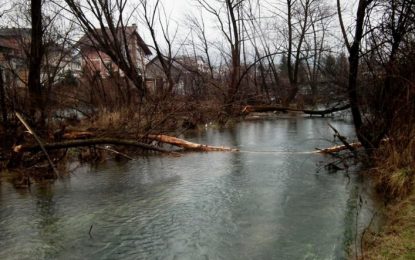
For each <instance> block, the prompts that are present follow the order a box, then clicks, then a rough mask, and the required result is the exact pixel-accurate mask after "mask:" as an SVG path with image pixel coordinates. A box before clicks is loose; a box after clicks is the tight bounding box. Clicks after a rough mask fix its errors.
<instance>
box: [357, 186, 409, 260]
mask: <svg viewBox="0 0 415 260" xmlns="http://www.w3.org/2000/svg"><path fill="white" fill-rule="evenodd" d="M386 210H387V213H386V223H385V224H384V225H383V227H382V229H381V230H380V231H379V232H377V233H375V232H372V233H370V234H368V235H366V236H365V240H364V247H365V252H364V254H363V256H362V259H376V260H379V259H415V194H414V193H412V194H411V195H409V196H408V197H407V198H405V199H403V200H401V201H399V202H395V203H392V204H391V205H389V206H387V208H386Z"/></svg>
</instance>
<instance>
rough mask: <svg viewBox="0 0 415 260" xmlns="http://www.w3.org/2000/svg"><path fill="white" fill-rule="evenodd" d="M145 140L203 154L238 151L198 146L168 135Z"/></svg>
mask: <svg viewBox="0 0 415 260" xmlns="http://www.w3.org/2000/svg"><path fill="white" fill-rule="evenodd" d="M146 138H148V139H151V140H154V141H158V142H161V143H165V144H170V145H174V146H178V147H181V148H183V149H185V150H193V151H204V152H212V151H219V152H235V151H238V150H237V149H234V148H230V147H224V146H210V145H204V144H198V143H193V142H189V141H186V140H184V139H180V138H177V137H173V136H169V135H148V136H146Z"/></svg>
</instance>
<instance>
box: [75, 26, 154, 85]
mask: <svg viewBox="0 0 415 260" xmlns="http://www.w3.org/2000/svg"><path fill="white" fill-rule="evenodd" d="M105 30H108V34H109V35H111V34H110V33H109V29H108V28H106V29H105ZM123 31H124V30H119V32H117V34H119V35H120V36H119V39H123V38H124V37H122V33H123ZM96 33H97V34H98V35H103V32H102V29H96ZM125 35H126V37H125V38H127V46H128V51H129V55H130V57H131V59H132V61H133V63H134V65H135V66H136V67H137V68H138V70H139V71H143V70H144V66H145V64H146V63H147V62H148V58H147V57H148V56H149V55H151V51H150V49H149V47H148V46H147V44H146V43H145V42H144V40H143V39H142V38H141V36H140V35H139V34H138V32H137V25H136V24H133V25H132V26H126V27H125ZM78 45H79V47H80V53H81V56H82V59H81V67H82V68H83V70H84V71H85V72H88V73H90V75H96V74H97V73H98V74H99V75H100V76H101V77H102V78H107V77H109V76H110V75H111V73H113V72H117V73H119V75H120V76H124V73H123V71H121V70H120V69H119V68H118V66H117V65H116V64H115V62H114V61H113V60H112V59H111V58H110V57H109V56H108V54H107V53H106V52H105V50H102V49H100V48H98V44H96V43H95V41H94V40H93V39H92V37H90V36H89V35H88V34H85V35H84V36H82V38H81V39H80V40H79V42H78Z"/></svg>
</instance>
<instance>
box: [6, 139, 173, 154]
mask: <svg viewBox="0 0 415 260" xmlns="http://www.w3.org/2000/svg"><path fill="white" fill-rule="evenodd" d="M93 145H123V146H133V147H137V148H141V149H145V150H150V151H155V152H161V153H172V151H169V150H167V149H163V148H161V147H157V146H154V145H150V144H145V143H141V142H138V141H136V140H129V139H116V138H92V139H80V140H69V141H63V142H56V143H45V144H43V147H44V148H45V149H46V150H58V149H67V148H75V147H82V146H93ZM41 149H42V148H41V147H40V145H17V146H15V147H13V152H15V153H23V152H32V153H33V152H39V151H40V150H41Z"/></svg>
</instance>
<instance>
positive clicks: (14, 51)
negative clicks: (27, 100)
mask: <svg viewBox="0 0 415 260" xmlns="http://www.w3.org/2000/svg"><path fill="white" fill-rule="evenodd" d="M29 44H30V29H28V28H1V29H0V66H1V67H2V69H3V76H4V79H5V84H6V85H7V86H11V85H15V86H25V85H26V83H27V79H28V75H29V71H28V69H27V57H26V51H25V50H27V47H28V46H29Z"/></svg>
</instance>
